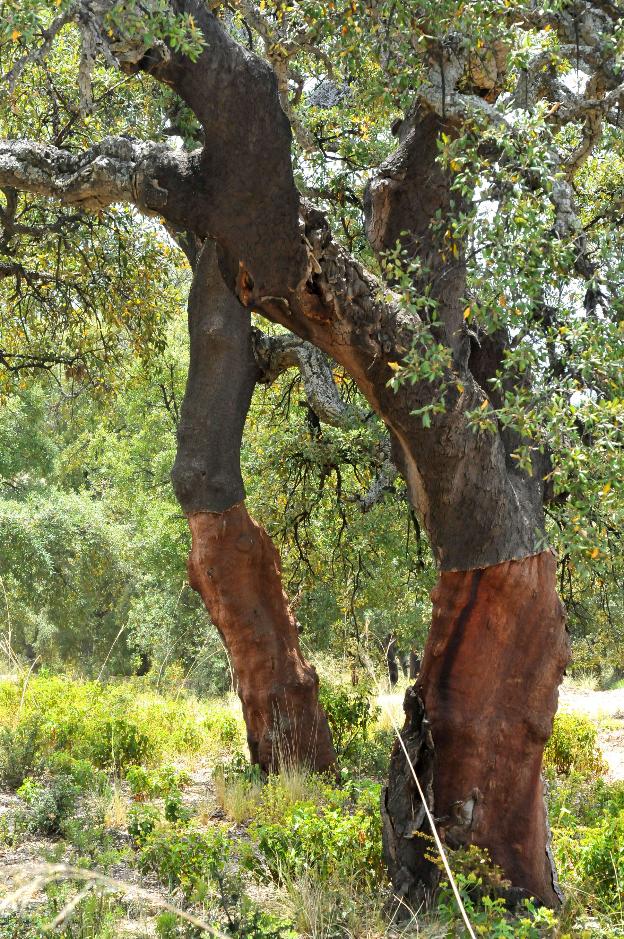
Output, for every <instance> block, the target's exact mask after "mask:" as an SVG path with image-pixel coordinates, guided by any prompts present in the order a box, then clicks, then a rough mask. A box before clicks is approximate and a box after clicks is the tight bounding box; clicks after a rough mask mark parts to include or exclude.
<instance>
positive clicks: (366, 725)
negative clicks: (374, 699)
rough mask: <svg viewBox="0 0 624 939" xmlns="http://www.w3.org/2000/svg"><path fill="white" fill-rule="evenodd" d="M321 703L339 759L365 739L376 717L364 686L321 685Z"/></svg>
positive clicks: (375, 710) (376, 714)
mask: <svg viewBox="0 0 624 939" xmlns="http://www.w3.org/2000/svg"><path fill="white" fill-rule="evenodd" d="M319 697H320V702H321V704H322V706H323V710H324V711H325V714H326V715H327V721H328V723H329V727H330V730H331V733H332V739H333V741H334V747H335V749H336V754H337V755H338V757H339V758H341V759H342V758H344V757H347V756H349V754H350V752H351V751H353V750H354V749H356V748H357V746H358V744H361V743H362V742H363V741H366V740H367V739H368V735H369V731H370V729H371V727H372V725H373V724H374V722H375V721H376V720H377V717H378V716H379V713H380V709H379V708H378V707H376V706H373V705H372V704H371V701H370V697H369V694H368V690H367V689H366V687H365V686H363V685H362V686H358V687H356V688H344V687H335V686H332V685H330V684H325V685H322V686H321V689H320V694H319Z"/></svg>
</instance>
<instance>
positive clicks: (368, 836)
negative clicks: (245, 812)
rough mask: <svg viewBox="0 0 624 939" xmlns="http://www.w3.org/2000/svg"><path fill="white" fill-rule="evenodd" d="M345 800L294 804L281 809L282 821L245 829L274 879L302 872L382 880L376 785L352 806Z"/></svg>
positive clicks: (340, 795) (342, 795)
mask: <svg viewBox="0 0 624 939" xmlns="http://www.w3.org/2000/svg"><path fill="white" fill-rule="evenodd" d="M347 798H348V794H345V793H336V794H335V796H334V798H333V799H332V800H331V801H330V802H329V804H326V805H316V804H315V803H313V802H300V803H297V804H295V805H293V806H291V807H290V808H288V809H287V810H286V812H285V815H284V818H283V821H281V822H277V823H269V824H262V823H256V824H255V825H253V826H252V827H251V829H250V832H251V834H252V836H253V837H254V838H255V840H256V841H257V844H258V847H259V849H260V851H261V852H262V854H263V855H264V857H265V859H266V862H267V864H268V866H269V868H270V870H271V872H272V874H273V875H274V876H275V877H276V878H277V879H278V880H282V879H283V878H284V877H290V878H292V877H298V876H301V875H302V874H304V873H306V872H308V871H313V872H314V875H315V876H317V877H320V878H322V879H327V880H329V879H332V878H336V877H341V876H343V875H345V874H347V875H349V876H350V875H352V874H354V873H356V874H359V875H360V876H361V877H362V881H363V882H365V881H369V880H370V879H371V878H373V879H375V878H381V877H383V876H384V865H383V861H382V856H381V822H380V818H379V791H378V787H375V792H374V793H373V791H372V790H367V791H365V792H363V793H361V794H360V799H359V800H358V802H357V803H356V804H355V806H352V807H350V806H348V805H347V804H346V801H347Z"/></svg>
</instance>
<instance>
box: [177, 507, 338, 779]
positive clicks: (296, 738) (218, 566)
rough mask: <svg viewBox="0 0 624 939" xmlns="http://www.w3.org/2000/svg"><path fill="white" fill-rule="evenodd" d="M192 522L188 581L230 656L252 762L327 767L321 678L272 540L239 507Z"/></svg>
mask: <svg viewBox="0 0 624 939" xmlns="http://www.w3.org/2000/svg"><path fill="white" fill-rule="evenodd" d="M189 525H190V528H191V532H192V534H193V547H192V549H191V556H190V559H189V579H190V582H191V586H192V587H194V588H195V590H198V591H199V593H200V594H201V596H202V598H203V600H204V602H205V604H206V606H207V608H208V610H209V612H210V615H211V617H212V620H213V622H214V624H215V625H216V626H217V628H218V629H219V631H220V633H221V635H222V636H223V639H224V642H225V644H226V646H227V649H228V651H229V654H230V656H231V659H232V664H233V666H234V669H235V671H236V676H237V678H238V693H239V696H240V699H241V701H242V703H243V715H244V717H245V724H246V725H247V741H248V743H249V751H250V753H251V759H252V762H253V763H259V764H260V766H261V767H262V768H263V769H264V770H267V771H269V770H276V769H277V768H278V767H279V766H281V765H283V764H284V763H286V764H289V763H294V764H302V765H305V766H309V767H311V768H313V769H316V770H324V769H327V768H328V767H329V766H331V765H332V764H333V763H334V762H335V760H336V754H335V753H334V748H333V745H332V741H331V736H330V733H329V728H328V725H327V719H326V717H325V714H324V713H323V710H322V708H321V707H320V706H319V703H318V678H317V675H316V672H315V671H314V669H313V668H312V666H311V665H309V664H308V663H307V662H306V661H305V659H304V658H303V656H302V655H301V650H300V648H299V640H298V637H297V626H296V622H295V619H294V617H293V615H292V613H291V612H290V609H289V606H288V601H287V599H286V596H285V594H284V591H283V590H282V581H281V570H280V560H279V555H278V553H277V551H276V549H275V546H274V545H273V542H272V541H271V539H270V538H269V537H268V535H267V533H266V532H265V531H264V529H263V528H261V527H260V526H259V525H257V524H256V523H255V522H254V521H253V520H252V519H251V518H250V517H249V515H248V514H247V510H246V508H245V506H244V504H242V503H241V504H239V505H236V506H234V507H233V508H231V509H229V510H228V511H227V512H223V513H210V512H200V513H197V514H195V515H191V516H190V517H189Z"/></svg>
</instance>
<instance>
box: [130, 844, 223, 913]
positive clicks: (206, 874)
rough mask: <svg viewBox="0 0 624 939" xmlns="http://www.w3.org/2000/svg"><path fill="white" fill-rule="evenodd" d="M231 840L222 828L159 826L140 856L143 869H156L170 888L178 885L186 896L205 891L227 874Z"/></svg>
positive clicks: (201, 893) (198, 895) (188, 897)
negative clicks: (200, 828) (186, 828)
mask: <svg viewBox="0 0 624 939" xmlns="http://www.w3.org/2000/svg"><path fill="white" fill-rule="evenodd" d="M229 857H230V843H229V841H228V839H227V837H226V835H225V834H224V833H223V832H222V831H221V829H220V828H214V829H212V830H210V831H209V832H200V831H197V830H195V829H188V830H186V831H184V832H180V831H179V830H178V829H176V828H156V829H154V830H153V831H152V832H151V833H150V834H149V835H148V836H147V837H146V838H145V841H144V843H143V847H142V848H141V852H140V855H139V866H140V868H141V870H142V871H153V872H154V873H155V874H156V875H157V876H158V877H159V878H160V880H162V881H163V882H164V883H166V884H167V885H168V886H169V889H173V888H175V887H179V888H180V889H181V890H182V892H183V894H184V896H185V897H186V898H187V899H190V898H191V897H193V896H195V897H200V896H202V895H203V894H205V892H206V889H207V887H208V886H209V885H210V882H211V881H218V880H219V879H220V878H222V877H223V876H224V875H225V871H226V865H227V863H228V861H229Z"/></svg>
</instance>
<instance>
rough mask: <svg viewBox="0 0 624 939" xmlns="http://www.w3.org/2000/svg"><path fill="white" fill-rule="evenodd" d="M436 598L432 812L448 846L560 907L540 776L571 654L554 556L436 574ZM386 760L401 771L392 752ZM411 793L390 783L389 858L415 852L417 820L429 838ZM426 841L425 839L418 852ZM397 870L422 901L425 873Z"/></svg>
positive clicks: (430, 704) (425, 687)
mask: <svg viewBox="0 0 624 939" xmlns="http://www.w3.org/2000/svg"><path fill="white" fill-rule="evenodd" d="M432 600H433V622H432V627H431V632H430V634H429V638H428V640H427V645H426V648H425V653H424V657H423V663H422V669H421V672H420V676H419V678H418V681H417V683H416V686H415V691H416V692H417V694H418V696H419V697H420V699H421V701H422V703H423V705H424V711H425V714H426V718H427V720H428V722H429V729H430V731H431V738H432V742H433V746H434V770H433V786H432V796H433V799H432V807H433V811H434V815H435V818H436V819H437V824H438V828H439V831H440V834H441V836H442V838H443V840H444V841H445V842H446V843H447V844H448V845H449V846H450V847H452V848H457V847H460V846H465V845H469V844H476V845H479V846H480V847H482V848H486V849H487V850H488V852H489V854H490V856H491V858H492V860H493V861H494V862H495V863H496V864H498V865H499V866H500V867H502V869H503V871H504V872H505V874H506V876H507V877H508V878H509V880H510V881H511V882H512V884H514V885H516V886H518V887H521V888H522V892H523V893H524V895H526V896H534V897H536V898H537V899H538V900H540V901H541V902H542V903H545V904H547V905H549V906H555V905H557V904H558V902H559V901H560V899H561V896H560V893H559V891H558V886H557V881H556V875H555V870H554V866H553V863H552V858H551V855H550V848H549V831H548V822H547V816H546V810H545V805H544V794H543V786H542V778H541V765H542V753H543V749H544V745H545V743H546V741H547V740H548V737H549V736H550V733H551V731H552V721H553V717H554V715H555V711H556V709H557V687H558V685H559V682H560V681H561V678H562V675H563V671H564V669H565V666H566V663H567V661H568V655H569V649H568V636H567V632H566V629H565V622H564V610H563V607H562V605H561V603H560V601H559V599H558V597H557V592H556V562H555V558H554V556H553V554H552V552H550V551H544V552H542V553H541V554H537V555H534V556H532V557H528V558H525V559H523V560H521V561H507V562H505V563H503V564H497V565H495V566H493V567H488V568H485V569H484V570H472V571H456V572H443V573H442V574H441V576H440V579H439V581H438V584H437V586H436V587H435V589H434V591H433V592H432ZM412 723H413V721H412V720H411V719H409V720H408V721H407V724H406V726H407V727H411V726H412ZM417 758H418V754H417ZM393 760H394V762H395V763H396V762H398V763H399V764H401V763H403V764H404V763H405V760H404V758H402V751H400V752H399V748H398V744H397V745H396V746H395V754H394V757H393ZM430 762H431V761H430V757H429V755H428V757H427V760H426V761H425V762H424V763H423V761H422V760H420V759H419V764H417V767H416V768H417V770H418V774H419V778H420V777H421V772H423V770H424V779H428V778H429V775H430ZM413 790H414V787H413V783H412V785H411V787H410V785H407V786H406V782H405V779H403V778H402V777H401V774H400V773H397V772H395V774H394V776H391V778H390V782H389V786H388V790H387V793H386V803H387V804H389V805H391V806H392V809H393V811H394V815H393V818H392V822H393V824H392V826H391V828H390V829H389V834H387V835H386V852H387V854H388V856H389V857H390V858H391V862H392V856H394V857H395V858H396V857H398V858H399V859H404V858H405V856H406V854H409V853H410V852H411V853H412V854H413V853H414V847H413V846H414V838H413V833H414V825H415V824H416V827H417V828H419V829H420V830H422V831H425V832H426V831H427V828H426V826H424V825H422V824H421V820H420V819H419V817H418V813H419V811H420V805H419V800H418V798H417V797H416V798H415V799H414V798H413V797H412V798H410V797H409V793H410V792H412V796H413ZM406 833H407V834H406ZM425 845H426V842H422V840H421V851H420V852H418V850H417V854H422V847H424V846H425ZM394 865H395V868H396V870H397V871H398V870H400V869H402V874H401V876H400V878H399V879H400V888H401V890H402V891H403V893H404V895H405V896H406V898H407V899H408V900H409V901H410V902H411V903H414V902H418V900H420V899H421V898H422V881H423V877H422V871H421V870H420V868H419V867H418V866H417V865H416V864H412V876H411V877H410V876H407V874H406V870H405V868H406V865H405V864H401V863H398V864H397V862H396V861H395V862H394ZM396 884H397V881H396V880H395V885H396Z"/></svg>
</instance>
